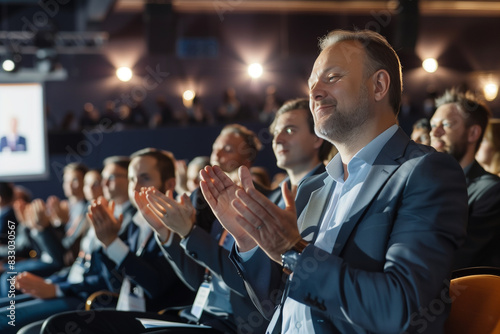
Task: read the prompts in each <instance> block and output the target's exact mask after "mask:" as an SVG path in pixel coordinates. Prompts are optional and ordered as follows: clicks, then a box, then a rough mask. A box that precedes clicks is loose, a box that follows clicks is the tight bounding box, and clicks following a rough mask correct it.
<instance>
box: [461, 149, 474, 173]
mask: <svg viewBox="0 0 500 334" xmlns="http://www.w3.org/2000/svg"><path fill="white" fill-rule="evenodd" d="M475 156H476V153H475V152H474V150H473V149H470V148H469V150H468V151H467V153H465V155H464V157H463V158H462V160H460V161H459V163H460V167H462V169H465V167H467V166H469V165H470V164H471V163H473V162H474V160H475Z"/></svg>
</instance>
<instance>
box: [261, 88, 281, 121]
mask: <svg viewBox="0 0 500 334" xmlns="http://www.w3.org/2000/svg"><path fill="white" fill-rule="evenodd" d="M281 104H282V101H281V100H280V99H279V98H278V97H277V95H276V86H274V85H271V86H268V87H267V88H266V96H265V97H264V106H263V107H262V110H261V111H260V113H259V120H260V121H261V122H262V123H265V124H271V122H272V121H273V119H274V116H275V115H276V112H277V111H278V109H279V108H280V106H281Z"/></svg>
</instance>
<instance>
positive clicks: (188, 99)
mask: <svg viewBox="0 0 500 334" xmlns="http://www.w3.org/2000/svg"><path fill="white" fill-rule="evenodd" d="M195 96H196V93H195V92H194V91H192V90H190V89H188V90H186V91H185V92H184V93H183V94H182V104H184V106H185V107H186V108H190V107H191V106H192V105H193V100H194V97H195Z"/></svg>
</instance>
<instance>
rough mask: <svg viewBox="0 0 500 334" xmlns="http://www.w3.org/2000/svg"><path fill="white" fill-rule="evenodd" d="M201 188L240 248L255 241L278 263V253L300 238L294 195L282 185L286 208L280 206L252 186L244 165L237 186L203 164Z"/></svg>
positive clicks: (287, 248)
mask: <svg viewBox="0 0 500 334" xmlns="http://www.w3.org/2000/svg"><path fill="white" fill-rule="evenodd" d="M201 178H202V182H201V183H200V187H201V189H202V192H203V195H204V196H205V199H206V200H207V202H208V204H209V205H210V207H211V208H212V210H213V211H214V213H215V215H216V216H217V218H218V219H219V221H220V222H221V223H222V224H223V225H224V227H225V228H226V229H227V230H228V231H229V232H230V233H231V234H232V235H233V237H234V238H235V240H236V242H237V245H238V247H239V249H240V251H247V250H249V249H251V248H253V247H254V246H255V244H258V245H259V246H260V247H261V248H262V249H263V250H264V251H265V252H266V253H267V254H268V256H269V257H270V258H272V259H273V260H274V261H276V262H278V263H281V254H283V253H284V252H285V251H287V250H289V249H290V248H292V246H293V245H295V243H297V241H299V240H300V238H301V237H300V233H299V230H298V228H297V217H296V213H295V202H294V194H293V193H292V192H291V191H290V190H289V189H288V188H287V186H286V183H284V185H283V186H282V191H283V196H284V198H285V203H286V208H285V209H284V210H283V209H280V208H279V207H278V206H276V205H275V204H274V203H272V202H271V201H270V200H269V199H268V198H267V197H266V196H265V195H263V194H261V193H260V192H259V191H258V190H257V189H255V187H254V185H253V183H252V176H251V174H250V171H249V170H248V168H246V167H240V169H239V178H240V180H241V184H242V186H243V187H239V186H237V185H236V184H235V183H234V182H233V181H231V179H230V178H229V177H228V176H227V175H226V174H225V173H224V172H223V171H222V170H221V169H220V168H219V167H217V166H214V167H205V169H204V170H203V171H202V172H201Z"/></svg>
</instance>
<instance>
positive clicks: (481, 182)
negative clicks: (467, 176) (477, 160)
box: [453, 171, 500, 269]
mask: <svg viewBox="0 0 500 334" xmlns="http://www.w3.org/2000/svg"><path fill="white" fill-rule="evenodd" d="M483 173H484V175H483V176H481V178H478V179H477V180H476V182H475V183H474V184H471V185H469V187H468V190H469V220H468V224H467V239H466V241H465V243H464V245H463V246H462V247H461V248H460V249H459V250H458V252H457V256H456V258H455V264H454V267H453V269H460V268H466V267H476V266H492V267H500V182H499V179H498V178H497V177H496V176H494V175H491V174H487V173H486V172H484V171H483Z"/></svg>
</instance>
